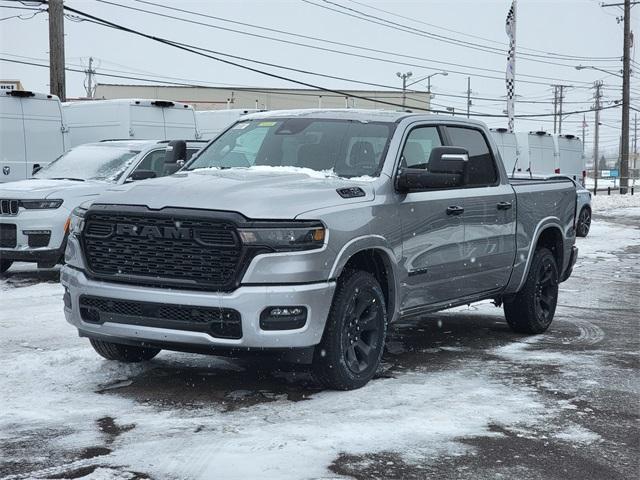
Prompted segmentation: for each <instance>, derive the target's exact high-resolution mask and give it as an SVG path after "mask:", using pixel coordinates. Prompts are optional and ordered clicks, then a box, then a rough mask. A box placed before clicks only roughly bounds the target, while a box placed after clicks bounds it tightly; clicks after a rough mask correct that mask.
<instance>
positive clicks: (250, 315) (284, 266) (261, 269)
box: [61, 110, 577, 389]
mask: <svg viewBox="0 0 640 480" xmlns="http://www.w3.org/2000/svg"><path fill="white" fill-rule="evenodd" d="M177 160H180V159H177ZM70 231H71V234H70V236H69V241H68V245H67V250H66V256H65V260H66V265H65V267H64V268H63V270H62V277H61V278H62V283H63V285H64V286H65V294H64V304H65V305H64V310H65V315H66V317H67V320H68V321H69V322H70V323H72V324H73V325H75V326H76V327H77V328H78V331H79V333H80V335H81V336H82V337H88V338H89V340H90V341H91V344H92V345H93V347H94V349H95V350H96V351H97V352H98V353H99V354H100V355H102V356H103V357H105V358H107V359H110V360H119V361H141V360H149V359H151V358H152V357H154V356H155V355H157V354H158V352H159V351H160V350H161V349H170V350H178V351H192V352H193V351H196V352H203V353H214V354H219V353H231V354H234V352H241V351H246V350H264V351H265V352H266V351H276V352H282V351H286V352H295V353H298V354H300V358H306V359H307V360H308V361H309V362H310V363H311V364H312V368H313V371H314V372H315V374H316V376H317V378H318V380H319V381H320V382H321V383H323V384H324V385H326V386H328V387H330V388H336V389H352V388H358V387H361V386H363V385H364V384H365V383H367V382H368V381H369V380H370V379H371V378H372V377H373V375H374V373H375V372H376V369H377V368H378V365H379V363H380V358H381V356H382V353H383V349H384V343H385V335H386V332H387V328H388V324H389V323H391V322H393V321H396V320H398V319H399V318H402V317H408V316H416V315H422V314H424V313H426V312H433V311H437V310H442V309H446V308H450V307H453V306H456V305H462V304H467V303H471V302H475V301H479V300H483V299H493V300H494V301H495V303H496V305H498V306H500V305H504V312H505V317H506V320H507V322H508V324H509V325H510V326H511V327H512V328H513V330H515V331H516V332H520V333H527V334H536V333H541V332H544V331H545V330H546V329H547V328H548V327H549V325H550V323H551V321H552V319H553V316H554V312H555V308H556V302H557V296H558V284H559V283H560V282H562V281H564V280H566V279H567V278H568V277H569V275H570V274H571V270H572V268H573V265H574V263H575V261H576V256H577V249H576V247H575V246H574V242H575V234H576V189H575V186H574V184H573V182H572V181H571V180H569V179H562V178H555V179H550V180H511V181H509V180H508V178H507V176H506V173H505V170H504V167H503V164H502V161H501V159H500V156H499V153H498V152H497V149H496V148H495V146H494V144H493V141H492V139H491V135H490V134H489V131H488V129H487V127H486V126H485V125H484V124H482V123H480V122H475V121H469V120H466V119H457V118H448V117H446V118H444V117H439V116H431V115H420V114H409V113H401V112H390V111H370V110H334V111H331V110H317V111H314V110H305V111H281V112H271V113H269V112H262V113H256V114H253V115H249V116H247V117H243V119H242V120H240V121H239V122H237V123H236V124H234V125H233V126H231V127H230V128H229V129H228V130H226V131H225V132H224V133H222V134H221V135H220V136H219V137H217V138H216V139H214V140H213V141H212V142H211V143H209V144H208V145H207V146H206V147H205V148H204V149H203V150H201V151H200V152H199V153H198V154H197V155H196V156H194V158H192V159H191V160H190V161H188V162H187V164H186V165H185V166H184V168H183V169H182V170H181V171H179V172H178V173H176V174H174V175H172V176H169V177H165V178H161V179H154V180H148V181H145V182H141V183H134V184H131V185H125V186H121V187H115V188H114V191H112V192H110V193H108V194H106V195H103V196H101V197H100V198H99V199H98V200H96V201H94V202H93V203H92V204H84V205H83V206H81V207H79V208H77V209H76V210H75V211H74V214H73V215H72V218H71V226H70Z"/></svg>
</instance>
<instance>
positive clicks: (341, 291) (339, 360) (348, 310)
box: [313, 270, 387, 390]
mask: <svg viewBox="0 0 640 480" xmlns="http://www.w3.org/2000/svg"><path fill="white" fill-rule="evenodd" d="M386 334H387V310H386V305H385V300H384V294H383V293H382V288H381V287H380V284H379V283H378V281H377V280H376V278H375V277H374V276H373V275H371V274H370V273H368V272H363V271H359V270H349V271H346V272H345V273H343V274H342V276H341V277H340V279H339V280H338V286H337V289H336V293H335V295H334V298H333V303H332V305H331V310H330V312H329V317H328V319H327V325H326V326H325V331H324V335H323V336H322V341H321V342H320V344H319V345H318V346H317V347H316V349H315V353H314V359H313V369H314V373H315V377H316V379H317V380H318V381H319V382H320V383H321V384H322V385H324V386H325V387H328V388H332V389H335V390H353V389H356V388H360V387H362V386H364V385H365V384H366V383H367V382H368V381H369V380H371V379H372V378H373V376H374V375H375V373H376V371H377V369H378V366H379V365H380V359H381V358H382V352H383V350H384V341H385V336H386Z"/></svg>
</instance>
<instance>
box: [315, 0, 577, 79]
mask: <svg viewBox="0 0 640 480" xmlns="http://www.w3.org/2000/svg"><path fill="white" fill-rule="evenodd" d="M302 1H303V2H304V3H308V4H309V5H314V6H316V7H319V8H323V9H326V10H331V11H333V12H336V13H339V14H341V15H346V16H349V17H353V18H357V19H359V20H363V21H366V22H369V23H374V24H377V25H382V26H384V27H387V28H391V29H394V30H399V31H401V32H405V33H410V34H412V35H417V36H420V37H424V38H430V39H432V40H436V41H440V42H444V43H448V44H451V45H455V46H459V47H465V48H469V49H472V50H477V51H481V52H485V53H491V54H493V55H500V56H504V53H505V52H504V49H498V48H495V47H490V46H486V45H479V44H477V43H472V42H467V41H464V40H458V39H454V38H450V37H446V36H443V35H439V34H435V33H431V32H428V31H426V30H421V29H419V28H415V27H411V26H407V25H403V24H401V23H398V22H393V21H391V20H386V19H384V18H381V17H378V16H375V15H371V14H368V13H366V12H362V11H360V10H357V9H354V8H350V7H345V6H343V5H340V4H338V3H336V2H332V1H330V0H318V1H322V2H324V3H325V4H328V5H322V4H318V3H315V2H313V1H311V0H302ZM329 5H335V6H336V7H338V8H340V9H343V10H339V9H338V8H333V7H331V6H329ZM345 10H346V11H345ZM350 12H354V13H356V14H354V13H350ZM520 56H521V57H523V58H522V59H523V60H528V61H530V62H538V63H545V64H549V65H556V66H561V67H566V68H574V65H567V64H565V63H558V62H550V61H547V60H539V59H537V58H527V56H535V57H540V56H541V55H535V54H527V53H520Z"/></svg>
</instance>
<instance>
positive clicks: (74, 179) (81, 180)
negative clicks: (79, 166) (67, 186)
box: [43, 177, 85, 182]
mask: <svg viewBox="0 0 640 480" xmlns="http://www.w3.org/2000/svg"><path fill="white" fill-rule="evenodd" d="M43 180H45V179H43ZM46 180H71V181H73V182H84V181H85V179H84V178H73V177H54V178H48V179H46Z"/></svg>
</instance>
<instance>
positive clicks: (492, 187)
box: [446, 126, 516, 296]
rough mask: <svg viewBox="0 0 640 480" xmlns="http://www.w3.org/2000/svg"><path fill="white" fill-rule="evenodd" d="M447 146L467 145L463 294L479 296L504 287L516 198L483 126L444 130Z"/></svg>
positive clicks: (509, 266) (511, 251)
mask: <svg viewBox="0 0 640 480" xmlns="http://www.w3.org/2000/svg"><path fill="white" fill-rule="evenodd" d="M446 137H447V142H448V144H449V145H452V146H456V147H462V148H465V149H466V150H467V151H468V152H469V163H468V165H467V175H466V178H465V186H464V191H465V198H464V215H462V216H461V218H462V219H463V221H464V248H463V258H464V269H463V271H464V282H461V283H460V285H459V286H458V289H459V292H460V293H461V294H464V296H466V295H475V294H478V293H482V292H489V291H492V290H497V289H500V288H503V287H504V286H506V284H507V282H508V281H509V276H510V275H511V269H512V267H513V261H514V258H515V251H516V244H515V242H516V238H515V232H516V215H515V212H516V198H515V193H514V191H513V188H512V187H511V185H510V184H508V183H507V184H501V182H500V173H499V169H498V164H497V159H496V158H495V157H494V155H493V154H492V150H491V148H490V147H489V144H488V142H487V138H486V137H485V134H484V133H483V131H482V130H480V129H476V128H471V127H454V126H448V127H447V128H446Z"/></svg>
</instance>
